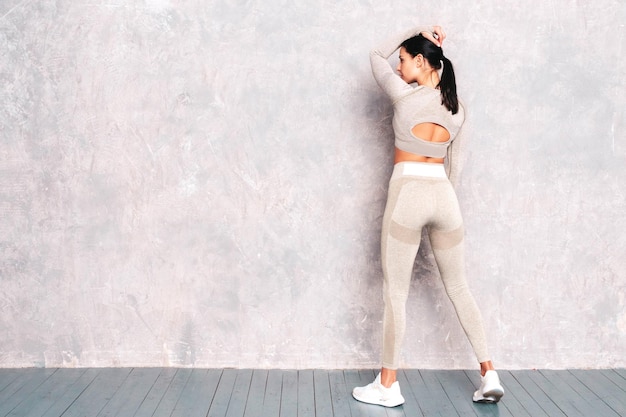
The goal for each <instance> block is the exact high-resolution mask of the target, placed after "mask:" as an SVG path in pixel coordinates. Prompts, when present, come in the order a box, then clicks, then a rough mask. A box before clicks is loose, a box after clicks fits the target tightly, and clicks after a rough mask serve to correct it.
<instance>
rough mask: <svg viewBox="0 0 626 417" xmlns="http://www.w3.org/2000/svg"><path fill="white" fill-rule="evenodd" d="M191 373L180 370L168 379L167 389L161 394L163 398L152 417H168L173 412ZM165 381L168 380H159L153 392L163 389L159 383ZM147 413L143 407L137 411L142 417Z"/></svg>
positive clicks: (185, 369) (186, 369) (190, 371)
mask: <svg viewBox="0 0 626 417" xmlns="http://www.w3.org/2000/svg"><path fill="white" fill-rule="evenodd" d="M191 373H192V370H191V369H188V368H180V369H178V370H177V371H176V373H175V374H174V375H173V376H172V377H171V378H169V384H167V387H165V392H163V397H162V398H161V400H160V401H159V403H158V404H156V408H155V409H154V413H153V415H154V416H169V415H171V414H172V412H173V411H174V408H175V407H176V404H178V400H179V398H180V396H181V395H182V393H183V391H184V389H185V386H186V385H187V380H188V379H189V377H190V376H191ZM167 381H168V378H163V379H162V378H159V379H158V380H157V382H156V384H155V386H154V387H153V390H154V388H158V389H161V388H163V385H161V384H159V383H160V382H161V383H165V382H167ZM157 384H159V386H158V387H157ZM151 393H152V390H151ZM150 395H151V394H148V396H149V397H150ZM144 403H145V402H144ZM142 405H143V404H142ZM147 411H148V408H146V407H143V406H142V407H140V409H139V412H141V413H142V415H144V413H146V412H147ZM139 412H138V413H139ZM138 413H137V414H138Z"/></svg>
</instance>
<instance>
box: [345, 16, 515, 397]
mask: <svg viewBox="0 0 626 417" xmlns="http://www.w3.org/2000/svg"><path fill="white" fill-rule="evenodd" d="M444 39H445V33H444V31H443V30H442V29H441V27H439V26H434V27H420V28H416V29H412V30H410V31H407V32H404V33H401V34H399V35H397V36H395V37H393V38H392V39H390V40H388V41H387V42H385V43H384V44H383V45H381V46H380V47H379V48H377V49H374V50H373V51H371V53H370V61H371V65H372V72H373V74H374V78H375V79H376V82H377V83H378V85H379V86H380V88H381V89H382V90H383V91H384V92H385V93H386V94H387V96H388V97H389V98H390V99H391V101H392V103H393V109H394V116H393V129H394V134H395V158H394V160H395V165H394V169H393V174H392V175H391V179H390V181H389V191H388V197H387V205H386V208H385V215H384V217H383V227H382V237H381V261H382V268H383V276H384V282H383V298H384V303H385V310H384V318H383V357H382V369H381V372H380V374H378V376H377V377H376V379H375V380H374V382H372V383H371V384H369V385H367V386H365V387H357V388H355V389H354V390H353V393H352V394H353V396H354V398H355V399H357V400H359V401H362V402H366V403H370V404H378V405H383V406H386V407H395V406H397V405H400V404H402V403H404V398H403V397H402V393H401V391H400V386H399V383H398V381H397V380H396V372H397V369H398V367H399V362H400V349H401V346H402V343H403V339H404V332H405V328H406V300H407V297H408V293H409V287H410V282H411V275H412V271H413V263H414V262H415V257H416V255H417V251H418V249H419V244H420V239H421V235H422V228H424V227H426V228H427V230H428V234H429V238H430V242H431V246H432V248H433V253H434V256H435V260H436V262H437V267H438V269H439V272H440V275H441V279H442V281H443V284H444V287H445V289H446V293H447V295H448V297H449V298H450V301H451V302H452V304H453V305H454V308H455V310H456V313H457V316H458V318H459V321H460V323H461V326H462V327H463V330H464V331H465V334H466V335H467V337H468V339H469V342H470V344H471V345H472V348H473V349H474V353H475V355H476V358H477V361H478V362H479V364H480V369H481V375H482V383H481V386H480V388H479V389H478V390H477V391H476V392H475V393H474V396H473V401H475V402H497V401H499V400H500V398H501V397H502V395H504V390H503V388H502V386H501V384H500V380H499V378H498V374H497V373H496V371H495V370H494V367H493V363H492V362H491V358H490V356H489V352H488V350H487V343H486V338H485V332H484V328H483V322H482V317H481V313H480V310H479V309H478V306H477V305H476V302H475V301H474V298H473V296H472V294H471V293H470V291H469V288H468V286H467V282H466V279H465V271H464V254H463V251H464V249H463V236H464V231H463V219H462V217H461V211H460V208H459V204H458V201H457V197H456V194H455V192H454V189H453V187H452V184H451V182H450V180H449V177H448V175H453V174H454V173H453V172H450V170H452V169H453V168H454V166H453V164H452V161H451V160H450V159H451V150H452V147H451V144H452V143H453V141H454V139H455V138H456V136H457V134H458V133H459V130H460V128H461V126H462V124H463V122H464V120H465V112H464V109H463V106H462V105H461V104H460V103H459V100H458V97H457V94H456V80H455V76H454V70H453V67H452V63H451V62H450V61H449V60H448V59H447V58H446V57H445V56H444V55H443V51H442V49H441V43H442V42H443V41H444ZM398 49H399V58H400V63H399V64H398V68H397V74H396V73H395V72H394V71H393V69H392V68H391V66H390V65H389V62H388V59H389V57H390V56H391V55H392V54H393V53H394V52H395V51H397V50H398ZM440 74H441V75H440ZM414 83H417V86H413V85H412V84H414ZM446 166H447V168H448V170H446Z"/></svg>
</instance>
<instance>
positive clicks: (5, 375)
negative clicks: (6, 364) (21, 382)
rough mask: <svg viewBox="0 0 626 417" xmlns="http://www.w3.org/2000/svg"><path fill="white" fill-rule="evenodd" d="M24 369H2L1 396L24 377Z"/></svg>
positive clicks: (0, 373)
mask: <svg viewBox="0 0 626 417" xmlns="http://www.w3.org/2000/svg"><path fill="white" fill-rule="evenodd" d="M23 374H24V370H23V369H12V368H11V369H0V395H2V391H3V390H4V389H5V388H6V387H7V386H8V385H10V384H11V383H12V382H13V381H15V380H16V379H17V378H20V377H22V376H23Z"/></svg>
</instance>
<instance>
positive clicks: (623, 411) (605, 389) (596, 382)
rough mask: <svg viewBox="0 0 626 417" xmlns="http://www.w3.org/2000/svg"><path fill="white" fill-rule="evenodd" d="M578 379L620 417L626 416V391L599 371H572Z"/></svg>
mask: <svg viewBox="0 0 626 417" xmlns="http://www.w3.org/2000/svg"><path fill="white" fill-rule="evenodd" d="M571 372H572V374H573V375H574V376H576V378H578V380H579V381H580V382H582V383H583V384H585V385H586V386H587V388H589V389H590V390H591V391H593V392H595V393H596V395H597V396H598V397H600V398H601V399H602V401H604V402H605V403H606V404H607V405H608V406H609V407H610V408H612V409H613V410H614V411H615V412H616V413H617V414H618V415H620V416H626V403H625V400H626V398H625V397H626V396H624V391H623V390H622V389H621V388H620V387H618V386H617V385H615V384H614V383H613V381H611V380H610V379H608V378H607V377H606V376H604V375H602V374H601V373H600V372H599V371H583V370H577V369H575V370H572V371H571Z"/></svg>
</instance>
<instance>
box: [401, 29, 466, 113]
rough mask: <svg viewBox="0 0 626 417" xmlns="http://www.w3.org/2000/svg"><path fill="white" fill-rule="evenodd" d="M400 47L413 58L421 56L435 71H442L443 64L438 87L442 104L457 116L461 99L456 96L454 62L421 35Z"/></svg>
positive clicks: (408, 40) (406, 41)
mask: <svg viewBox="0 0 626 417" xmlns="http://www.w3.org/2000/svg"><path fill="white" fill-rule="evenodd" d="M400 46H402V47H404V48H405V49H406V51H407V52H408V53H409V54H411V56H413V57H415V56H417V55H418V54H421V55H422V56H423V57H424V58H425V59H426V60H427V61H428V63H429V64H430V66H431V67H433V69H436V70H439V69H441V65H442V63H443V72H442V74H441V79H440V80H439V85H438V87H439V89H440V90H441V104H443V105H444V106H446V108H447V109H448V110H449V111H450V112H452V114H456V113H457V112H458V111H459V99H458V97H457V96H456V78H455V77H454V68H452V62H450V60H449V59H448V58H446V57H445V56H443V51H442V50H441V47H439V46H437V45H435V44H434V43H432V42H431V41H430V40H429V39H426V38H425V37H424V35H422V34H421V33H420V34H419V35H416V36H413V37H412V38H409V39H407V40H405V41H404V42H402V44H401V45H400Z"/></svg>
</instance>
